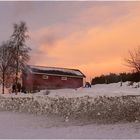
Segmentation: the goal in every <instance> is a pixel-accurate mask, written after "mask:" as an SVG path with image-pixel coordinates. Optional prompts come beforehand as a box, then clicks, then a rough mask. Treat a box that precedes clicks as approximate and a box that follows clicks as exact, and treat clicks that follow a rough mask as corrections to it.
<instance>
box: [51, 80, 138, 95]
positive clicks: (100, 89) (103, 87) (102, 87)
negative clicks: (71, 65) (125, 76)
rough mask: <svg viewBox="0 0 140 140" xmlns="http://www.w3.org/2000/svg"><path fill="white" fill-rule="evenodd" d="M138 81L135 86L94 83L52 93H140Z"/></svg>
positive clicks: (52, 92) (126, 83) (52, 91)
mask: <svg viewBox="0 0 140 140" xmlns="http://www.w3.org/2000/svg"><path fill="white" fill-rule="evenodd" d="M137 84H138V83H134V85H133V86H128V82H125V83H123V86H120V83H112V84H97V85H93V86H92V88H79V89H77V90H75V89H59V90H51V91H50V95H49V96H51V97H53V96H64V97H81V96H86V95H88V96H91V97H95V96H121V95H140V88H135V86H136V85H137Z"/></svg>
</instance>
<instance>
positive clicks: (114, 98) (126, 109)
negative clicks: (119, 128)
mask: <svg viewBox="0 0 140 140" xmlns="http://www.w3.org/2000/svg"><path fill="white" fill-rule="evenodd" d="M126 84H127V83H125V85H123V87H120V85H119V83H116V84H109V85H95V86H93V87H92V88H88V89H87V88H80V89H77V90H74V89H63V90H51V91H49V92H50V93H49V95H47V94H46V91H41V92H39V93H37V94H23V93H21V94H18V95H14V94H5V95H1V96H0V110H4V111H17V112H28V113H37V114H56V115H59V116H63V117H65V118H84V119H94V120H99V121H102V120H103V121H109V122H111V121H112V122H114V121H120V120H126V121H135V120H140V96H139V93H140V88H133V87H128V86H127V85H126ZM47 93H48V92H47ZM101 93H102V94H101ZM107 93H108V94H107ZM111 93H112V94H111ZM106 95H108V96H106Z"/></svg>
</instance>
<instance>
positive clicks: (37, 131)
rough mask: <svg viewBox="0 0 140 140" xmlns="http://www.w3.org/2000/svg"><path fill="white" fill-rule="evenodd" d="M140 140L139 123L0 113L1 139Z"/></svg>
mask: <svg viewBox="0 0 140 140" xmlns="http://www.w3.org/2000/svg"><path fill="white" fill-rule="evenodd" d="M9 138H10V139H24V138H28V139H31V138H33V139H41V138H44V139H47V138H48V139H51V138H53V139H58V138H59V139H66V138H71V139H77V138H78V139H88V138H92V139H100V138H104V139H109V138H110V139H113V138H115V139H120V138H123V139H130V138H132V139H137V138H139V139H140V123H137V122H135V123H120V124H106V125H104V124H96V123H84V122H81V123H79V122H73V121H69V122H65V121H64V120H63V119H62V118H58V117H55V116H42V115H41V116H35V115H33V114H23V113H15V112H14V113H13V112H0V139H9Z"/></svg>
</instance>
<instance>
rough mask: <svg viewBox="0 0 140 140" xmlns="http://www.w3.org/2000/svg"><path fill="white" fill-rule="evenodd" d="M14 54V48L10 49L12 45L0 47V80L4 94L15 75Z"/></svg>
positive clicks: (5, 44)
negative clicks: (13, 66)
mask: <svg viewBox="0 0 140 140" xmlns="http://www.w3.org/2000/svg"><path fill="white" fill-rule="evenodd" d="M13 62H14V60H13V53H12V48H11V47H10V43H9V42H6V43H3V44H2V45H1V46H0V79H1V83H2V93H3V94H4V92H5V91H4V88H5V86H6V85H7V84H10V83H9V82H10V81H9V80H10V79H11V77H12V74H14V70H13V68H12V64H13Z"/></svg>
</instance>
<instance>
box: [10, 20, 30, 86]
mask: <svg viewBox="0 0 140 140" xmlns="http://www.w3.org/2000/svg"><path fill="white" fill-rule="evenodd" d="M27 31H28V28H27V26H26V23H25V22H20V23H19V24H14V31H13V34H12V36H11V42H12V47H13V48H14V50H15V51H14V60H15V61H14V68H15V70H16V73H15V75H16V79H15V82H16V85H17V82H18V73H19V71H21V70H22V69H23V68H24V67H25V65H26V63H27V62H28V61H29V59H30V56H29V52H30V50H31V49H30V48H29V47H27V45H26V40H27V39H28V38H29V36H28V35H27Z"/></svg>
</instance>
